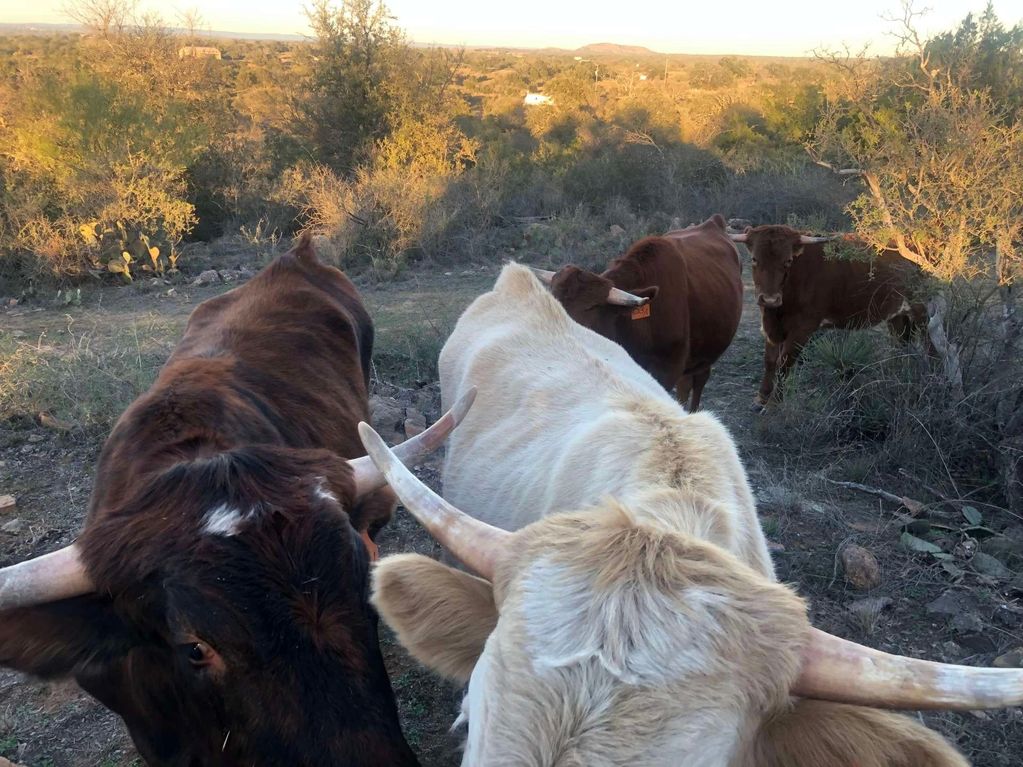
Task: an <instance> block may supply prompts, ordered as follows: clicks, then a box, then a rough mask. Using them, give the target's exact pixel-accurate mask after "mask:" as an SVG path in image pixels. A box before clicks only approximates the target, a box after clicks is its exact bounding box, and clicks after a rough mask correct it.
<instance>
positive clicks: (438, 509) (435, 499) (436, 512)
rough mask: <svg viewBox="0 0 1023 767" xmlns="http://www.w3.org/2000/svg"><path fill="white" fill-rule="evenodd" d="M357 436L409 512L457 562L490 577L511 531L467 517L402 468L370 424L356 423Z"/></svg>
mask: <svg viewBox="0 0 1023 767" xmlns="http://www.w3.org/2000/svg"><path fill="white" fill-rule="evenodd" d="M359 436H361V437H362V444H363V446H364V447H365V448H366V452H368V453H369V456H370V458H372V459H373V462H374V463H376V465H377V467H378V468H379V469H380V471H382V472H383V474H384V476H385V477H387V482H388V483H389V484H390V485H391V488H392V489H393V490H394V492H396V493H397V494H398V497H399V498H400V499H401V502H402V503H403V504H404V505H405V508H406V509H408V510H409V511H410V512H411V513H412V516H414V517H415V518H416V519H417V520H419V523H420V524H421V525H422V526H423V527H425V528H426V529H427V531H428V532H429V533H430V535H432V536H433V537H434V539H436V540H437V542H438V543H440V544H441V545H443V546H444V547H445V548H447V550H448V551H450V552H451V553H452V554H453V555H454V556H455V557H457V558H458V560H459V561H460V562H462V563H463V564H464V565H466V566H467V567H469V568H471V569H472V570H474V571H475V572H477V573H478V574H479V575H481V576H483V577H484V578H486V579H487V580H493V578H494V569H495V567H496V566H497V563H498V561H499V560H500V558H501V556H502V554H503V553H504V551H505V550H506V549H507V545H508V541H509V539H510V538H511V533H509V532H508V531H507V530H501V529H499V528H496V527H491V526H490V525H488V524H487V523H485V522H481V521H480V520H478V519H474V518H473V517H470V516H469V515H468V514H466V513H465V512H463V511H459V510H458V509H456V508H455V507H454V506H452V505H451V504H450V503H448V502H447V501H445V500H444V499H443V498H441V497H440V496H439V495H437V494H436V493H435V492H433V491H432V490H431V489H430V488H428V487H427V486H426V485H424V484H423V483H422V482H420V481H419V480H418V479H417V478H416V477H415V475H413V474H412V472H411V471H409V470H408V469H407V468H405V466H404V464H403V463H402V462H401V461H399V460H398V458H397V456H396V455H395V454H394V453H393V452H391V450H390V449H388V447H387V445H385V444H384V441H383V440H382V439H381V438H380V435H379V434H377V433H376V432H375V431H373V429H372V427H371V426H370V425H369V424H367V423H360V424H359Z"/></svg>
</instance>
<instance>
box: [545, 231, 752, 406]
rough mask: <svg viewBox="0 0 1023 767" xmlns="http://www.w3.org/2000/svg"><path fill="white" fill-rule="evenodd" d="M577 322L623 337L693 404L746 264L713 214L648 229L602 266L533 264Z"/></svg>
mask: <svg viewBox="0 0 1023 767" xmlns="http://www.w3.org/2000/svg"><path fill="white" fill-rule="evenodd" d="M536 271H537V273H538V274H539V275H540V277H541V278H542V279H544V280H545V281H546V282H549V283H550V286H551V292H552V293H553V295H554V296H555V298H557V299H558V301H560V302H561V304H562V305H563V306H564V307H565V310H566V311H567V312H568V315H569V316H570V317H571V318H572V319H573V320H575V321H576V322H578V323H579V324H580V325H584V326H585V327H588V328H590V329H591V330H594V331H596V332H597V333H600V334H601V335H602V336H604V337H606V338H610V339H611V340H612V341H614V342H616V343H618V344H620V345H621V346H622V347H624V348H625V350H626V351H627V352H628V353H629V356H631V357H632V358H633V359H634V360H636V362H638V363H639V365H640V366H641V367H642V368H643V369H645V370H646V371H647V372H648V373H650V375H652V376H653V377H654V378H655V379H657V381H658V383H660V384H661V385H662V386H663V387H664V388H666V389H668V390H669V391H671V390H672V389H673V388H674V389H675V394H676V396H677V398H678V401H679V402H680V403H682V404H683V405H688V409H689V411H690V412H693V411H696V410H698V409H699V407H700V397H701V395H702V394H703V387H704V386H705V385H706V383H707V379H708V378H710V370H711V365H713V364H714V362H716V361H717V359H718V358H719V357H720V356H721V355H722V354H724V352H725V350H726V349H727V348H728V346H729V344H731V343H732V339H733V338H734V337H735V332H736V330H738V328H739V321H740V320H741V319H742V265H741V262H740V261H739V255H738V253H737V252H736V250H735V246H734V245H732V243H731V241H730V240H729V238H728V236H727V235H726V234H725V220H724V218H723V217H722V216H720V215H718V214H715V215H714V216H712V217H711V218H709V219H707V220H706V221H704V222H703V223H702V224H698V225H695V226H690V227H689V228H687V229H679V230H675V231H672V232H668V233H667V234H665V235H663V236H661V237H646V238H644V239H642V240H640V241H639V242H637V243H635V244H634V245H633V246H632V247H630V248H629V250H628V252H627V253H626V254H625V255H624V256H621V257H619V258H616V259H615V260H614V261H612V262H611V264H610V266H608V268H607V269H606V270H605V271H604V272H603V273H602V274H594V273H593V272H588V271H585V270H583V269H580V268H579V267H577V266H571V265H570V266H566V267H564V268H563V269H561V270H560V271H559V272H557V273H556V274H553V273H550V272H541V271H539V270H536Z"/></svg>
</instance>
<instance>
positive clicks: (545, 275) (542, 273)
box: [529, 266, 557, 285]
mask: <svg viewBox="0 0 1023 767" xmlns="http://www.w3.org/2000/svg"><path fill="white" fill-rule="evenodd" d="M529 268H530V270H531V271H532V272H533V274H535V275H536V276H537V277H539V278H540V281H541V282H546V283H547V284H548V285H550V284H551V281H552V280H553V279H554V275H555V274H557V272H552V271H551V270H550V269H537V268H536V267H535V266H531V267H529Z"/></svg>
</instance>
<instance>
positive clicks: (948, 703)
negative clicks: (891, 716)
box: [792, 629, 1023, 711]
mask: <svg viewBox="0 0 1023 767" xmlns="http://www.w3.org/2000/svg"><path fill="white" fill-rule="evenodd" d="M792 693H793V694H794V695H800V696H802V697H806V698H817V699H820V700H829V701H835V702H838V703H852V704H856V705H860V706H875V707H881V708H898V709H909V710H916V709H948V710H965V711H969V710H975V709H982V708H1003V707H1005V706H1018V705H1020V704H1023V669H1018V670H1017V669H1001V668H973V667H970V666H955V665H952V664H948V663H934V662H932V661H926V660H917V659H915V658H906V657H903V656H901V655H889V654H888V653H885V652H881V651H880V650H873V649H871V648H869V647H864V646H862V645H858V644H856V643H855V642H849V641H847V640H845V639H839V638H838V637H835V636H832V635H831V634H826V633H825V632H823V631H819V630H818V629H811V630H810V638H809V641H808V642H807V644H806V646H805V647H804V648H803V669H802V671H801V672H800V675H799V679H797V680H796V683H795V685H794V686H793V688H792Z"/></svg>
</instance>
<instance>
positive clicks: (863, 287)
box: [731, 225, 927, 405]
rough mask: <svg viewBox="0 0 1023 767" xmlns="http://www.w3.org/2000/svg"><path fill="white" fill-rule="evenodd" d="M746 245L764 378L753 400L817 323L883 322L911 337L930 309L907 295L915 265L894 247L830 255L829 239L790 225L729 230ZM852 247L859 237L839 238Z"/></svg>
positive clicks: (766, 396) (764, 397)
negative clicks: (870, 253)
mask: <svg viewBox="0 0 1023 767" xmlns="http://www.w3.org/2000/svg"><path fill="white" fill-rule="evenodd" d="M731 238H732V240H734V241H735V242H743V243H746V246H747V247H748V248H749V251H750V255H751V260H752V266H753V285H754V288H755V290H756V294H757V304H759V306H760V313H761V329H762V331H763V334H764V338H765V340H766V342H765V346H764V379H763V381H762V382H761V384H760V391H759V392H758V394H757V396H756V399H755V402H756V403H757V405H765V404H766V403H767V402H768V401H769V400H770V398H771V395H772V394H773V393H774V389H775V380H776V378H777V379H781V378H782V377H784V375H785V374H786V373H787V372H788V371H789V369H790V368H791V367H792V365H793V364H795V362H796V360H797V359H798V358H799V353H800V351H802V348H803V346H805V345H806V342H807V341H809V339H810V336H812V335H813V333H814V331H816V330H817V329H818V328H820V327H836V328H867V327H872V326H874V325H877V324H879V323H881V322H885V321H887V322H888V325H889V328H890V329H891V331H892V333H893V335H895V336H896V337H897V338H899V339H900V340H903V341H907V340H909V338H910V336H911V335H912V333H913V332H914V330H915V329H917V328H920V327H922V326H924V325H926V323H927V309H926V307H925V306H924V305H923V304H920V303H918V302H914V301H912V300H911V299H910V295H911V292H910V286H911V283H912V282H913V281H914V280H915V279H917V278H918V277H919V275H920V271H919V269H918V267H917V266H916V265H915V264H913V263H911V262H909V261H907V260H906V259H904V258H903V257H902V256H900V255H899V254H898V253H897V252H896V251H894V250H885V251H882V252H881V253H880V254H878V255H877V257H876V258H873V259H869V260H868V259H865V258H862V259H861V258H829V257H828V256H827V255H826V254H825V252H824V244H823V243H825V242H828V241H829V238H827V237H807V236H806V235H803V234H800V233H799V232H797V231H796V230H795V229H792V228H790V227H787V226H773V225H772V226H758V227H756V228H753V227H747V228H746V231H745V232H744V233H743V234H737V235H731ZM844 242H845V243H846V244H847V245H848V246H849V247H851V248H854V249H856V250H861V251H862V250H864V249H865V247H866V246H865V245H864V244H863V243H862V242H859V241H857V240H854V239H852V238H844Z"/></svg>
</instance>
